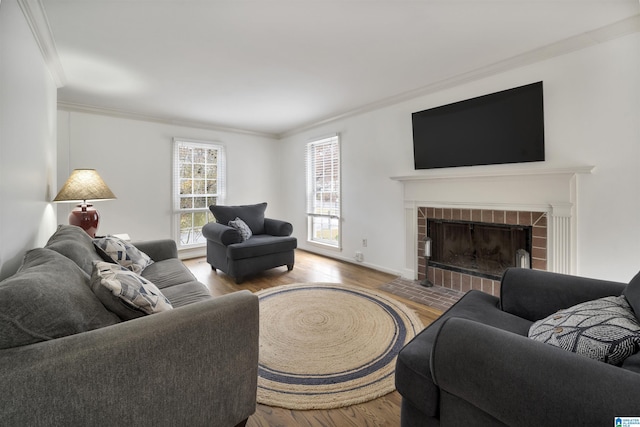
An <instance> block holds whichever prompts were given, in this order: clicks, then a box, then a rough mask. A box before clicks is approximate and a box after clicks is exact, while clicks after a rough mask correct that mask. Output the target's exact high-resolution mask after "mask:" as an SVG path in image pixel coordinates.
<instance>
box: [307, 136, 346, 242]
mask: <svg viewBox="0 0 640 427" xmlns="http://www.w3.org/2000/svg"><path fill="white" fill-rule="evenodd" d="M333 139H335V140H336V142H337V144H338V182H339V185H340V188H339V190H338V200H339V204H338V211H337V212H336V214H335V215H319V214H315V213H313V212H310V210H311V197H312V194H315V193H314V192H313V190H312V189H311V187H312V186H313V185H314V183H313V182H312V180H313V178H312V171H311V170H310V168H309V160H310V159H309V155H310V149H311V147H312V146H313V145H316V144H322V143H326V142H329V141H330V140H333ZM305 178H306V185H305V189H306V192H307V198H306V216H307V243H308V244H311V245H313V246H317V247H320V248H323V249H328V250H335V251H341V250H342V143H341V138H340V134H337V133H336V134H332V135H327V136H324V137H319V138H314V139H312V140H309V141H308V142H307V144H306V147H305ZM314 216H317V217H327V218H330V219H337V221H338V239H337V241H336V244H335V245H334V244H331V243H327V242H323V241H318V240H313V239H312V234H313V230H312V218H313V217H314Z"/></svg>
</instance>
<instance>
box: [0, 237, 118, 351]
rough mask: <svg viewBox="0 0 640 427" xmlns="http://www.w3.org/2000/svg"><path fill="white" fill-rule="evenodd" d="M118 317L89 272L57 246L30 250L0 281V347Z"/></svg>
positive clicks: (105, 323) (51, 336) (98, 325)
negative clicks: (98, 294)
mask: <svg viewBox="0 0 640 427" xmlns="http://www.w3.org/2000/svg"><path fill="white" fill-rule="evenodd" d="M82 232H83V233H84V231H82ZM85 235H86V233H85ZM87 237H89V236H88V235H87ZM119 322H120V319H118V317H117V316H116V315H115V314H113V313H110V312H109V311H108V310H107V309H106V308H105V307H104V306H103V305H102V304H101V303H100V301H99V300H98V298H97V297H96V296H95V295H94V294H93V292H91V289H90V288H89V278H88V276H87V275H86V274H85V273H84V272H83V271H82V270H81V269H80V267H78V266H77V265H76V264H75V263H74V262H73V261H72V260H70V259H69V258H67V257H65V256H64V255H61V254H59V253H58V252H56V251H53V250H50V249H46V248H38V249H33V250H31V251H29V252H27V254H26V255H25V257H24V260H23V263H22V266H21V267H20V269H19V270H18V272H17V273H16V274H14V275H13V276H10V277H8V278H6V279H5V280H3V281H2V282H0V348H10V347H18V346H22V345H27V344H32V343H37V342H40V341H46V340H50V339H54V338H59V337H64V336H67V335H72V334H76V333H79V332H84V331H90V330H92V329H98V328H102V327H104V326H109V325H114V324H116V323H119Z"/></svg>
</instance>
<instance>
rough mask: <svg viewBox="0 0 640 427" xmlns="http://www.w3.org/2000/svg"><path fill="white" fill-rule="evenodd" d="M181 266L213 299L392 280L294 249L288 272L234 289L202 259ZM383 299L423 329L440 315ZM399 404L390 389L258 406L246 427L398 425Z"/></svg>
mask: <svg viewBox="0 0 640 427" xmlns="http://www.w3.org/2000/svg"><path fill="white" fill-rule="evenodd" d="M185 264H186V265H187V267H189V269H190V270H191V271H192V272H193V274H194V275H195V276H196V277H197V278H198V280H199V281H201V282H202V283H204V284H206V285H207V286H208V287H209V289H210V290H211V293H212V294H213V295H224V294H227V293H230V292H235V291H237V290H241V289H248V290H250V291H251V292H256V291H259V290H261V289H267V288H270V287H274V286H279V285H287V284H291V283H306V282H331V283H343V284H347V285H354V286H361V287H363V288H367V289H372V290H375V291H377V292H381V293H385V292H384V291H381V290H380V289H379V288H380V286H382V285H384V284H385V283H388V282H390V281H392V280H393V279H394V278H395V276H393V275H390V274H387V273H382V272H380V271H376V270H372V269H369V268H366V267H363V266H361V265H357V264H352V263H347V262H342V261H338V260H334V259H331V258H326V257H322V256H319V255H315V254H312V253H310V252H305V251H302V250H297V251H296V262H295V267H294V269H293V270H292V271H289V272H288V271H287V269H286V267H279V268H275V269H272V270H268V271H265V272H263V273H261V274H259V275H256V276H252V277H248V278H247V279H246V280H245V281H244V282H243V283H242V284H240V285H237V284H236V283H235V281H234V280H233V279H232V278H230V277H229V276H227V275H226V274H224V273H222V272H221V271H217V272H214V271H212V270H211V266H210V265H209V264H207V262H206V259H205V258H195V259H190V260H186V261H185ZM388 295H389V296H390V297H392V298H395V299H397V300H398V301H401V302H403V303H404V304H405V305H406V306H407V307H409V308H411V309H413V310H414V311H415V312H416V313H417V314H418V316H419V317H420V319H421V320H422V323H423V324H424V325H425V326H426V325H428V324H430V323H431V322H433V321H434V320H435V319H437V318H438V316H440V314H442V312H441V311H439V310H437V309H434V308H431V307H428V306H426V305H422V304H419V303H416V302H413V301H411V300H408V299H404V298H401V297H398V296H396V295H391V294H388ZM400 400H401V398H400V395H399V394H398V392H395V391H394V392H393V393H390V394H388V395H386V396H382V397H380V398H378V399H375V400H372V401H369V402H366V403H362V404H359V405H353V406H349V407H346V408H339V409H330V410H311V411H292V410H290V409H283V408H275V407H269V406H265V405H260V404H258V407H257V410H256V413H255V414H254V415H252V416H251V417H250V418H249V422H248V423H247V427H278V426H282V427H288V426H308V427H311V426H313V427H316V426H323V427H324V426H326V427H333V426H336V427H343V426H345V427H346V426H352V427H365V426H366V427H368V426H399V425H400Z"/></svg>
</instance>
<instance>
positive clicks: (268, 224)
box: [264, 218, 293, 236]
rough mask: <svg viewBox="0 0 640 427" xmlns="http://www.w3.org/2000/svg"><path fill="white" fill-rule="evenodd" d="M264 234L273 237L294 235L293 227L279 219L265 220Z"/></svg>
mask: <svg viewBox="0 0 640 427" xmlns="http://www.w3.org/2000/svg"><path fill="white" fill-rule="evenodd" d="M264 233H265V234H270V235H271V236H291V233H293V225H291V223H289V222H286V221H281V220H279V219H272V218H265V219H264Z"/></svg>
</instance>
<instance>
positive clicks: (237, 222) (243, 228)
mask: <svg viewBox="0 0 640 427" xmlns="http://www.w3.org/2000/svg"><path fill="white" fill-rule="evenodd" d="M229 227H233V228H235V229H236V230H238V233H240V236H242V241H243V242H244V241H245V240H247V239H250V238H251V236H252V234H251V229H250V228H249V226H248V225H247V224H246V223H245V222H244V221H243V220H241V219H240V218H236V219H234V220H233V221H229Z"/></svg>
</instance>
